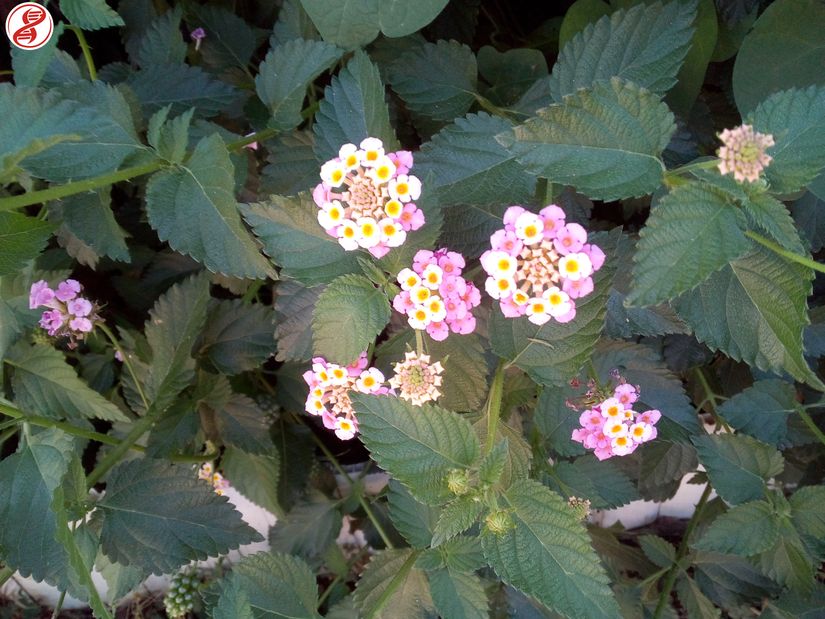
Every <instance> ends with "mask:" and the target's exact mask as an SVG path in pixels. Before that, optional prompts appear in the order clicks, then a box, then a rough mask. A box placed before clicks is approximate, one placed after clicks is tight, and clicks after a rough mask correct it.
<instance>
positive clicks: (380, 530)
mask: <svg viewBox="0 0 825 619" xmlns="http://www.w3.org/2000/svg"><path fill="white" fill-rule="evenodd" d="M299 419H300V418H299ZM301 422H303V419H301ZM311 436H312V440H313V441H315V444H316V445H318V448H319V449H320V450H321V451H322V452H323V454H324V455H325V456H326V457H327V458H328V459H329V461H330V462H331V463H332V466H333V467H335V470H336V471H338V472H339V473H340V474H341V475H342V476H343V477H344V479H346V480H347V481H348V482H349V483H350V487H351V488H353V489H354V488H355V481H353V479H352V477H350V475H349V473H347V472H346V471H345V470H344V467H342V466H341V463H340V462H338V458H336V457H335V456H334V455H333V454H332V452H331V451H330V450H329V448H328V447H327V446H326V445H324V442H323V441H322V440H321V439H320V438H318V437H317V436H316V435H315V433H314V432H311ZM358 502H359V503H360V504H361V507H362V508H363V509H364V513H365V514H366V515H367V518H369V519H370V522H371V523H372V526H374V527H375V530H376V531H377V532H378V535H379V537H380V538H381V541H383V542H384V545H385V546H386V547H387V548H394V546H393V543H392V541H390V537H389V535H387V532H386V531H385V530H384V527H383V526H381V523H380V522H379V521H378V518H377V517H376V516H375V513H374V512H373V511H372V509H371V508H370V506H369V503H368V502H367V500H366V499H365V498H364V495H363V494H360V493H359V494H358Z"/></svg>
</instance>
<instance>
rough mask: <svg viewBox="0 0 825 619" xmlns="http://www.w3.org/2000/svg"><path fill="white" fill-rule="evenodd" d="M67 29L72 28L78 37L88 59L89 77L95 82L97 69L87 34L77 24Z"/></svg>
mask: <svg viewBox="0 0 825 619" xmlns="http://www.w3.org/2000/svg"><path fill="white" fill-rule="evenodd" d="M66 30H71V31H72V32H74V34H75V36H76V37H77V42H78V43H80V49H81V51H82V52H83V58H85V60H86V67H87V68H88V69H89V78H90V79H91V80H92V81H93V82H94V81H95V80H96V79H97V69H95V61H94V59H93V58H92V50H91V48H90V47H89V43H88V42H87V41H86V35H84V34H83V30H81V29H80V28H78V27H77V26H66Z"/></svg>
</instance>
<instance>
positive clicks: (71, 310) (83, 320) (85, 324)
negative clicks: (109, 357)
mask: <svg viewBox="0 0 825 619" xmlns="http://www.w3.org/2000/svg"><path fill="white" fill-rule="evenodd" d="M81 292H83V286H82V285H81V284H80V282H78V281H77V280H74V279H67V280H65V281H62V282H60V283H59V284H58V285H57V288H56V289H54V290H53V289H52V288H50V287H49V284H48V283H47V282H46V281H45V280H42V279H41V280H40V281H37V282H35V283H33V284H32V286H31V289H30V291H29V309H37V308H38V307H46V308H48V309H47V310H46V311H45V312H43V315H42V316H41V317H40V326H41V327H43V328H44V329H46V332H47V333H48V334H49V335H51V336H53V337H64V336H65V337H68V338H69V339H70V341H69V346H70V347H72V348H73V347H75V346H77V342H78V341H80V340H83V338H85V337H86V334H87V333H90V332H91V331H92V329H94V325H95V323H96V322H97V321H99V320H100V317H99V316H98V315H97V311H98V309H99V308H98V307H97V305H95V304H94V303H93V302H92V301H90V300H89V299H87V298H85V297H82V296H80V293H81Z"/></svg>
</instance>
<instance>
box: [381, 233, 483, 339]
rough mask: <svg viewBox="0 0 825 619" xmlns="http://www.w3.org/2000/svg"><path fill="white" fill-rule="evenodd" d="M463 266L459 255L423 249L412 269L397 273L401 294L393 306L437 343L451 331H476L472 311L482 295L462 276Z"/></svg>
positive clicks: (415, 259)
mask: <svg viewBox="0 0 825 619" xmlns="http://www.w3.org/2000/svg"><path fill="white" fill-rule="evenodd" d="M464 265H465V262H464V257H463V256H462V255H461V254H459V253H456V252H453V251H448V250H446V249H439V250H438V251H435V252H432V251H429V250H425V249H422V250H421V251H419V252H418V253H416V254H415V257H414V258H413V266H412V268H411V269H402V270H401V272H400V273H399V274H398V283H399V284H400V285H401V292H399V293H398V294H397V295H396V296H395V298H394V299H393V301H392V305H393V307H394V308H395V309H396V311H398V312H400V313H402V314H404V315H406V316H407V320H408V321H409V324H410V326H411V327H412V328H413V329H419V330H426V331H427V333H428V334H429V335H430V337H431V338H433V339H434V340H437V341H441V340H444V339H445V338H446V337H447V336H448V335H449V334H450V331H452V332H453V333H460V334H467V333H472V332H473V331H474V330H475V328H476V319H475V317H474V316H473V314H472V309H473V308H474V307H476V306H478V305H479V303H481V294H480V292H479V290H478V288H476V287H475V286H474V285H473V283H472V282H468V281H466V280H465V279H464V278H463V277H462V276H461V270H462V269H463V268H464Z"/></svg>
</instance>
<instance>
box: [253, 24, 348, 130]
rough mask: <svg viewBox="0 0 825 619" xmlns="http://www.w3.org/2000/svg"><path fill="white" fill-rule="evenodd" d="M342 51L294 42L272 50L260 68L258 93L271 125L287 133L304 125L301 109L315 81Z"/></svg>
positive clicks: (257, 84) (327, 44)
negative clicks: (269, 116)
mask: <svg viewBox="0 0 825 619" xmlns="http://www.w3.org/2000/svg"><path fill="white" fill-rule="evenodd" d="M342 53H343V50H341V49H340V48H338V47H335V46H334V45H330V44H329V43H324V42H322V41H305V40H304V39H294V40H292V41H289V42H288V43H284V44H282V45H279V46H277V47H275V48H274V49H272V50H270V52H269V53H268V54H267V55H266V58H265V59H264V61H263V62H262V63H261V65H260V67H259V68H258V71H259V73H258V76H257V77H256V78H255V89H256V90H257V92H258V96H259V97H260V99H261V101H263V102H264V104H265V105H266V106H267V107H268V108H269V111H270V114H271V116H272V117H271V118H270V120H269V125H270V126H271V127H274V128H275V129H278V130H279V131H287V130H289V129H293V128H295V127H297V126H298V125H299V124H301V120H302V119H301V106H302V105H303V102H304V97H305V96H306V89H307V86H308V85H309V84H311V83H312V81H313V80H314V79H315V78H316V77H318V76H319V75H321V73H323V72H324V71H326V70H327V69H328V68H329V67H330V66H331V65H332V64H333V63H334V62H336V61H338V60H339V59H340V58H341V54H342Z"/></svg>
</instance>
